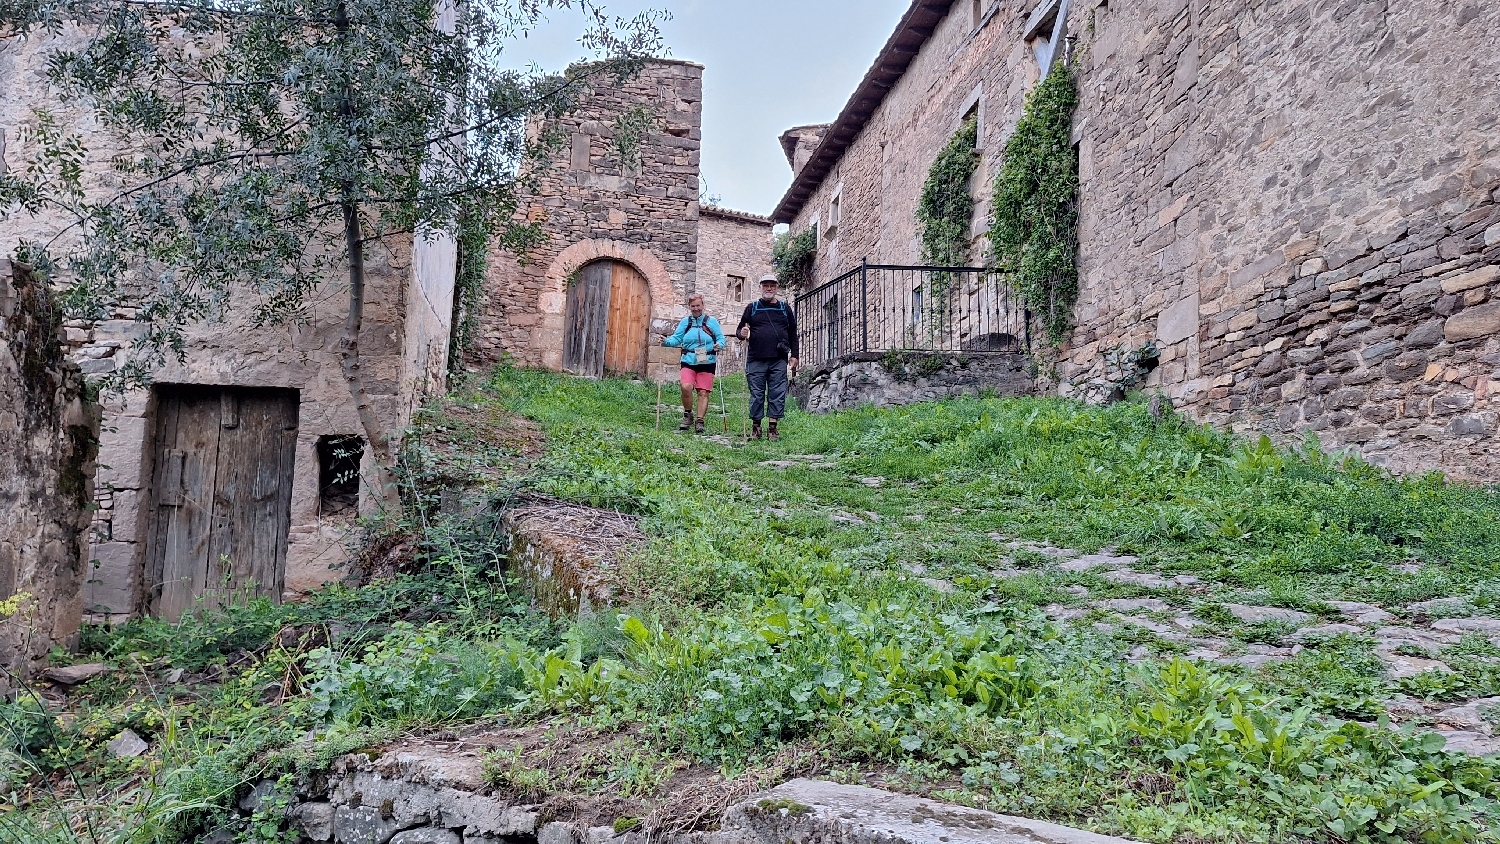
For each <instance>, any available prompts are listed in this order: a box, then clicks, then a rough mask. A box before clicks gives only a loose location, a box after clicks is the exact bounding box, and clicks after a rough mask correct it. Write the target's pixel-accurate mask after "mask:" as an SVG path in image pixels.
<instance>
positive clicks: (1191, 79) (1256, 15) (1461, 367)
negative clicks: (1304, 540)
mask: <svg viewBox="0 0 1500 844" xmlns="http://www.w3.org/2000/svg"><path fill="white" fill-rule="evenodd" d="M1497 27H1500V6H1496V5H1495V4H1486V3H1477V2H1458V3H1448V2H1440V1H1439V0H1414V1H1413V2H1409V3H1402V4H1386V3H1382V2H1375V0H1344V2H1330V3H1311V2H1302V1H1301V0H1230V2H1225V3H1212V4H1211V3H1206V2H1202V0H1158V1H1157V2H1151V3H1110V2H1108V0H966V2H951V0H949V2H943V1H942V0H915V2H913V3H912V5H911V7H910V8H909V9H908V11H907V13H906V14H905V15H904V17H903V18H902V20H901V22H900V24H899V25H898V28H897V30H896V32H895V33H893V34H892V36H891V38H890V40H889V41H888V42H887V44H886V45H885V47H884V48H883V49H882V51H881V53H880V55H879V56H878V57H877V59H876V61H875V62H874V64H873V65H872V67H871V68H870V70H869V72H868V73H867V74H866V76H865V78H864V79H863V80H862V81H861V83H860V85H859V87H858V88H857V89H856V91H855V92H854V94H853V95H852V96H851V98H850V100H849V102H848V104H847V105H846V106H845V108H844V110H843V111H842V112H841V113H840V115H839V116H838V119H837V120H835V121H834V122H833V123H832V124H830V125H828V126H827V127H823V126H815V127H803V128H802V129H800V130H793V133H789V134H791V136H792V137H791V138H790V140H789V139H788V137H783V139H782V142H783V146H784V147H785V148H788V151H789V159H792V163H793V167H794V171H795V175H794V180H793V183H792V186H791V187H790V188H789V190H788V191H787V194H786V195H785V197H784V198H783V200H782V201H781V203H780V205H779V206H778V207H777V209H776V211H775V213H774V214H773V219H775V220H776V221H778V222H785V223H789V224H790V225H791V227H792V229H793V231H801V230H803V229H805V228H807V227H815V228H817V229H818V230H819V233H820V244H819V251H818V256H817V260H816V267H817V277H818V278H819V279H828V278H831V277H832V276H833V275H835V274H837V273H838V272H841V271H843V270H847V269H849V268H850V267H852V266H857V265H858V263H859V262H860V260H861V259H862V258H866V257H868V258H869V259H870V260H871V261H872V262H874V261H883V262H889V263H919V260H918V258H919V255H920V251H921V250H920V245H919V242H918V235H917V228H916V222H915V210H916V206H917V201H918V196H919V194H920V190H921V186H922V184H923V181H924V179H925V177H926V174H927V171H928V168H929V167H930V166H931V164H932V162H933V160H934V159H935V157H936V155H937V152H938V151H939V150H940V149H941V148H942V146H943V145H944V144H945V143H946V142H947V140H948V139H949V138H950V137H952V135H953V134H954V133H955V132H956V130H957V129H958V127H959V126H960V125H961V122H962V121H963V120H964V119H965V118H966V117H967V116H974V117H975V118H976V119H977V121H978V126H979V131H978V142H977V146H978V148H979V150H980V151H981V153H982V154H981V163H980V165H979V172H978V174H977V175H976V177H975V179H974V182H973V185H974V198H975V200H976V208H975V214H974V220H973V226H972V235H973V237H974V241H973V246H972V249H971V253H970V255H971V261H973V262H975V263H979V262H982V261H983V260H984V251H985V250H984V246H985V244H984V241H983V234H984V232H985V229H986V228H987V218H988V210H989V209H988V198H989V185H990V183H991V180H992V178H993V176H994V174H995V173H996V172H997V165H998V161H999V156H1000V154H1001V152H1002V148H1003V145H1004V141H1005V139H1006V138H1007V136H1008V134H1009V133H1010V131H1011V130H1012V129H1013V127H1014V126H1015V123H1016V121H1017V120H1018V119H1019V117H1020V114H1021V109H1022V103H1023V100H1024V97H1025V94H1026V93H1027V91H1029V90H1030V89H1031V87H1032V86H1033V85H1034V84H1035V83H1036V81H1037V80H1038V79H1039V78H1040V76H1041V74H1042V71H1043V68H1048V67H1050V66H1051V63H1052V62H1053V61H1054V60H1056V61H1067V62H1069V63H1070V65H1071V67H1072V68H1073V69H1074V71H1075V72H1076V74H1077V83H1078V89H1079V93H1080V103H1079V106H1078V109H1077V112H1076V114H1075V117H1074V124H1073V140H1074V143H1075V145H1076V148H1077V150H1078V154H1079V159H1080V176H1081V187H1080V213H1081V224H1080V232H1079V235H1080V246H1081V256H1080V264H1079V270H1080V287H1081V291H1080V294H1079V298H1078V302H1077V305H1076V308H1075V310H1074V315H1075V322H1076V325H1077V327H1076V329H1075V330H1074V332H1073V334H1072V337H1071V338H1070V339H1069V341H1068V342H1066V343H1065V344H1064V345H1063V346H1062V347H1061V348H1060V349H1058V350H1056V353H1055V354H1056V361H1055V363H1056V368H1057V372H1058V375H1059V376H1060V378H1061V384H1060V385H1059V389H1060V391H1061V392H1062V393H1063V394H1065V395H1080V396H1085V397H1090V398H1094V397H1100V396H1102V395H1104V394H1106V393H1108V392H1109V391H1110V388H1111V387H1112V385H1111V384H1110V383H1109V382H1110V378H1111V377H1112V375H1113V372H1112V371H1111V370H1109V369H1108V368H1107V367H1106V359H1107V356H1108V355H1109V354H1110V353H1111V352H1114V351H1117V350H1129V349H1136V348H1140V347H1143V346H1145V345H1146V344H1148V343H1154V344H1155V345H1156V346H1157V347H1158V348H1159V349H1160V359H1159V365H1158V366H1157V367H1156V368H1155V369H1153V370H1152V371H1151V372H1150V373H1149V375H1148V376H1147V380H1146V385H1147V386H1148V388H1150V389H1153V390H1159V391H1161V392H1163V393H1165V394H1166V395H1168V396H1170V397H1171V398H1172V399H1173V400H1174V403H1175V404H1176V405H1177V406H1178V407H1179V408H1182V409H1184V410H1185V411H1186V412H1188V413H1190V414H1191V415H1193V416H1194V417H1195V418H1198V419H1200V420H1205V421H1210V422H1213V423H1216V424H1220V425H1228V426H1233V427H1235V428H1236V429H1239V430H1243V431H1248V432H1255V433H1260V432H1264V433H1268V434H1271V435H1273V436H1276V437H1279V438H1283V439H1295V438H1299V437H1301V436H1302V435H1303V434H1304V432H1309V431H1310V432H1315V433H1316V434H1317V435H1318V436H1319V437H1320V438H1321V439H1322V440H1323V442H1324V443H1325V445H1329V446H1334V447H1340V448H1347V449H1351V450H1355V451H1358V452H1360V453H1362V454H1363V455H1364V456H1365V457H1366V458H1367V459H1369V460H1371V461H1372V462H1375V463H1378V464H1381V465H1386V466H1390V467H1391V468H1394V469H1397V470H1400V471H1411V470H1423V469H1430V468H1439V469H1442V470H1443V471H1445V472H1447V473H1448V474H1450V475H1451V476H1456V477H1467V478H1474V479H1481V480H1489V481H1494V480H1497V479H1500V441H1497V421H1500V399H1497V398H1496V393H1497V391H1500V301H1497V299H1500V204H1497V201H1500V125H1497V122H1500V51H1496V50H1495V49H1494V43H1493V41H1494V37H1493V33H1494V32H1495V31H1496V28H1497ZM1438 33H1441V35H1440V36H1439V35H1438ZM1435 39H1437V40H1435ZM806 146H811V147H812V148H811V149H810V150H808V149H805V147H806ZM835 218H836V219H835ZM831 220H834V225H833V226H832V227H831V230H830V226H829V223H830V221H831ZM1039 351H1045V350H1039Z"/></svg>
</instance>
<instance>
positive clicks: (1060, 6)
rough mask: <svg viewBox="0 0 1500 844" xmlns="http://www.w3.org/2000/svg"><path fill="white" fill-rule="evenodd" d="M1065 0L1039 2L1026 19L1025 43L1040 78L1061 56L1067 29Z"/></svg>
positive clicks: (1045, 74) (1043, 76) (1043, 0)
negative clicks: (1039, 72) (1033, 58)
mask: <svg viewBox="0 0 1500 844" xmlns="http://www.w3.org/2000/svg"><path fill="white" fill-rule="evenodd" d="M1067 5H1068V4H1067V0H1041V2H1040V3H1038V4H1037V7H1036V8H1035V9H1033V10H1032V12H1031V16H1030V17H1029V18H1027V19H1026V35H1025V38H1026V43H1027V44H1028V45H1029V46H1030V47H1031V53H1032V55H1033V56H1034V57H1035V58H1036V64H1037V68H1038V69H1039V70H1040V71H1041V75H1042V78H1046V76H1047V71H1049V70H1051V69H1052V65H1053V63H1054V62H1055V61H1056V60H1057V59H1058V58H1059V57H1060V56H1061V55H1062V52H1063V50H1062V48H1063V45H1064V43H1066V38H1067V29H1068V26H1067V25H1068V20H1067V15H1068V9H1067Z"/></svg>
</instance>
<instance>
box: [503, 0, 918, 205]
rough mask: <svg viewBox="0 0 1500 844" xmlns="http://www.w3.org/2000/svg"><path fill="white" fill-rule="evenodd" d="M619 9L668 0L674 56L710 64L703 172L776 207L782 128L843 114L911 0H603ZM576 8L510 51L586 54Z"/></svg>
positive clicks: (556, 61) (782, 180) (717, 190)
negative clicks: (845, 106) (572, 12)
mask: <svg viewBox="0 0 1500 844" xmlns="http://www.w3.org/2000/svg"><path fill="white" fill-rule="evenodd" d="M603 1H604V2H605V4H606V6H607V7H608V9H609V12H610V13H611V14H612V15H634V14H635V13H636V12H638V11H640V10H642V9H651V8H654V9H666V10H667V11H668V12H671V14H672V20H670V21H667V22H666V24H664V25H663V27H662V32H663V34H664V36H665V38H666V42H667V47H668V49H669V50H670V55H671V56H672V57H673V58H678V59H688V60H689V61H695V62H698V63H699V64H701V65H704V71H703V178H704V179H706V180H707V181H708V192H709V193H710V194H717V195H719V196H720V197H722V204H723V205H725V206H728V207H730V208H736V209H739V210H741V211H750V212H753V213H756V214H769V213H771V209H772V208H774V207H775V206H776V202H777V200H779V199H781V194H782V193H783V192H784V191H785V190H786V188H787V185H788V184H790V182H791V178H792V171H791V168H790V167H788V166H787V163H786V156H785V155H784V154H783V153H782V151H781V145H780V144H779V143H777V140H776V139H777V137H779V136H780V135H781V133H782V132H783V131H785V130H787V129H789V128H791V127H793V126H799V125H802V124H805V123H826V122H828V121H831V120H833V118H835V117H837V116H838V113H839V110H840V109H842V108H843V107H844V103H845V101H847V100H848V98H849V95H850V94H852V93H853V92H854V86H855V85H856V84H857V83H858V82H859V80H860V78H861V77H862V76H864V73H865V70H867V69H868V68H869V67H870V63H871V62H873V61H874V60H875V53H876V51H878V50H879V49H880V47H881V45H883V44H884V43H885V40H886V38H888V37H890V34H891V31H892V30H893V29H895V28H896V22H897V21H898V20H900V19H901V13H902V12H904V11H906V8H907V6H909V5H910V0H656V2H649V0H603ZM581 28H582V22H581V19H580V18H579V17H578V16H577V15H572V14H567V13H554V14H553V16H552V19H551V21H550V23H549V24H548V25H547V26H546V27H544V28H543V29H541V30H540V31H538V32H535V33H533V34H532V35H531V36H530V37H529V38H528V39H526V41H525V42H524V43H522V44H518V45H516V47H515V48H514V49H513V50H512V51H511V52H510V56H511V58H512V59H515V60H517V61H518V63H521V64H525V63H530V62H536V63H537V64H540V65H541V66H542V67H543V68H545V69H547V70H560V69H562V68H563V67H566V66H567V65H568V64H569V63H570V62H572V61H575V60H577V59H579V58H583V57H584V53H583V50H582V48H581V47H580V46H579V45H578V43H577V38H578V35H579V34H580V31H581Z"/></svg>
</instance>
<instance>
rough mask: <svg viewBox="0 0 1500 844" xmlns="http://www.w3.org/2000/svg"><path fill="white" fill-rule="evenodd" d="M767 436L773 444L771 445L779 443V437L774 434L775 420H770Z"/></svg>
mask: <svg viewBox="0 0 1500 844" xmlns="http://www.w3.org/2000/svg"><path fill="white" fill-rule="evenodd" d="M768 436H769V437H770V438H771V442H773V443H774V442H780V441H781V436H780V435H779V434H777V433H776V420H775V419H772V420H771V430H770V431H769V432H768Z"/></svg>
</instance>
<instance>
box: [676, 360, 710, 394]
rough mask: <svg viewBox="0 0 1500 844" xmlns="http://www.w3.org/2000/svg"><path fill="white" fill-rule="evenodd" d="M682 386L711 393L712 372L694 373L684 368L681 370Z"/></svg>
mask: <svg viewBox="0 0 1500 844" xmlns="http://www.w3.org/2000/svg"><path fill="white" fill-rule="evenodd" d="M682 386H684V387H692V388H693V389H695V390H703V391H704V392H710V393H711V392H713V389H714V374H713V373H712V372H694V371H693V370H691V369H688V368H687V367H685V366H684V367H683V368H682Z"/></svg>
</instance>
